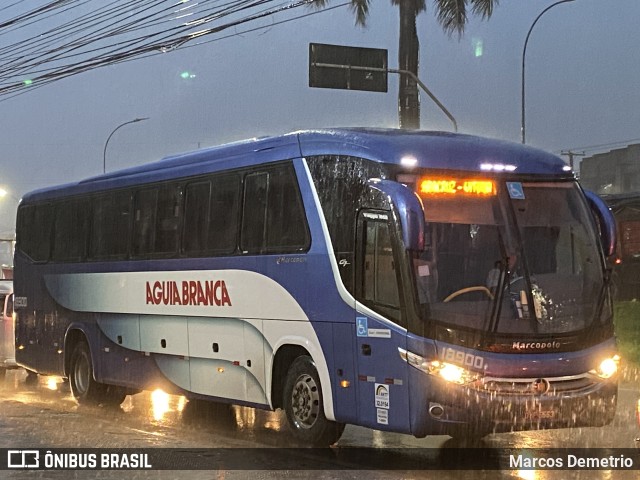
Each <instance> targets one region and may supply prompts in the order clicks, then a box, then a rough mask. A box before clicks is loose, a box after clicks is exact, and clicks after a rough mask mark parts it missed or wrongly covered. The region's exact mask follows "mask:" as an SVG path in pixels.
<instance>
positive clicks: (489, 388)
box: [474, 373, 600, 396]
mask: <svg viewBox="0 0 640 480" xmlns="http://www.w3.org/2000/svg"><path fill="white" fill-rule="evenodd" d="M599 384H600V382H599V381H598V380H597V379H596V378H595V377H594V376H593V375H591V374H589V373H584V374H580V375H571V376H564V377H546V378H545V377H538V378H495V377H484V378H482V379H480V380H478V381H477V382H476V383H475V384H474V388H475V389H477V390H480V391H483V392H485V393H488V394H492V395H554V396H557V395H560V396H564V395H572V394H579V393H589V392H590V391H592V390H594V389H596V387H597V386H598V385H599Z"/></svg>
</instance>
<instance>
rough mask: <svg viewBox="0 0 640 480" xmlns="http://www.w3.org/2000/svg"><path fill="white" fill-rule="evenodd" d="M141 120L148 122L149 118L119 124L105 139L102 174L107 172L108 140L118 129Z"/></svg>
mask: <svg viewBox="0 0 640 480" xmlns="http://www.w3.org/2000/svg"><path fill="white" fill-rule="evenodd" d="M143 120H149V117H142V118H134V119H133V120H129V121H128V122H124V123H121V124H120V125H118V126H117V127H116V128H114V129H113V131H112V132H111V133H110V134H109V136H108V137H107V141H106V142H104V151H103V152H102V173H106V172H107V145H109V140H111V137H113V134H114V133H116V131H118V129H119V128H121V127H124V126H125V125H129V124H130V123H136V122H142V121H143Z"/></svg>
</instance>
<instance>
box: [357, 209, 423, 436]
mask: <svg viewBox="0 0 640 480" xmlns="http://www.w3.org/2000/svg"><path fill="white" fill-rule="evenodd" d="M389 217H390V213H389V212H386V211H381V210H367V211H363V212H361V213H360V216H359V218H358V230H357V239H356V242H357V247H356V289H355V290H356V298H357V300H358V301H359V303H360V304H363V305H365V306H366V307H368V310H367V309H360V311H359V312H356V324H355V328H356V339H357V340H356V344H357V347H356V348H357V350H356V356H357V370H358V411H359V416H360V422H361V423H362V424H364V425H367V426H370V427H373V428H376V429H379V430H394V431H401V432H402V431H406V432H408V431H409V418H410V416H409V394H408V392H409V388H408V385H407V363H406V362H405V361H404V360H402V358H401V357H400V354H399V351H398V348H402V349H406V342H407V335H406V329H405V328H403V327H402V326H401V322H402V309H401V301H400V298H401V292H400V288H399V286H398V285H399V283H398V280H399V278H400V276H399V274H398V271H397V268H396V265H398V263H397V257H398V255H397V254H395V252H394V249H393V245H394V244H397V242H396V241H395V240H394V234H393V230H392V228H391V222H390V218H389ZM374 312H375V313H374ZM369 313H370V314H369ZM385 319H386V320H385Z"/></svg>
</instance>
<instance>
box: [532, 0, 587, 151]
mask: <svg viewBox="0 0 640 480" xmlns="http://www.w3.org/2000/svg"><path fill="white" fill-rule="evenodd" d="M573 1H575V0H560V1H559V2H555V3H552V4H551V5H549V6H548V7H547V8H545V9H544V10H542V11H541V12H540V14H539V15H538V16H537V17H536V19H535V20H534V21H533V23H532V24H531V27H530V28H529V31H528V32H527V38H526V39H525V40H524V47H523V49H522V83H521V87H522V89H521V105H522V110H521V112H520V133H521V134H522V143H523V144H524V143H526V142H525V140H526V135H525V119H524V111H525V110H524V108H525V99H524V58H525V55H526V54H527V43H529V36H530V35H531V31H532V30H533V27H535V25H536V23H538V20H540V17H542V15H544V14H545V12H547V11H548V10H550V9H551V8H553V7H555V6H556V5H560V4H561V3H568V2H573Z"/></svg>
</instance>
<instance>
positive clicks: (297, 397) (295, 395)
mask: <svg viewBox="0 0 640 480" xmlns="http://www.w3.org/2000/svg"><path fill="white" fill-rule="evenodd" d="M319 409H320V393H319V391H318V385H317V384H316V382H315V380H314V379H313V377H312V376H311V375H307V374H304V375H300V376H299V377H298V380H297V381H296V384H295V386H294V388H293V392H292V395H291V410H292V413H293V418H294V420H295V423H296V425H298V426H299V427H301V428H311V427H312V426H313V424H314V423H315V422H316V419H317V418H318V412H319Z"/></svg>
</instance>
